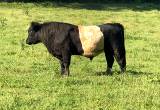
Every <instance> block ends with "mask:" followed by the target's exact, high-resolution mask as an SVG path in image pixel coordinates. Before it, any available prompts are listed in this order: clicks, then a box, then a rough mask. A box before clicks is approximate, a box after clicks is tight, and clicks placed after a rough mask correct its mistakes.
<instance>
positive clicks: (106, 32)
mask: <svg viewBox="0 0 160 110" xmlns="http://www.w3.org/2000/svg"><path fill="white" fill-rule="evenodd" d="M40 42H42V43H43V44H44V45H45V46H46V47H47V49H48V51H49V53H50V54H52V55H53V56H54V57H56V58H58V59H59V60H60V65H61V74H62V75H69V65H70V60H71V56H72V55H82V56H85V57H87V58H90V59H91V60H92V59H93V57H95V56H97V55H98V54H99V53H101V52H102V51H104V52H105V57H106V60H107V74H112V72H111V69H112V65H113V62H114V57H115V59H116V60H117V62H118V64H119V65H120V68H121V71H122V72H124V71H125V70H126V56H125V44H124V28H123V26H122V25H121V24H119V23H107V24H103V25H98V26H77V25H73V24H68V23H61V22H45V23H42V24H40V23H37V22H32V23H31V25H30V27H29V29H28V38H27V40H26V43H27V44H29V45H31V44H37V43H40Z"/></svg>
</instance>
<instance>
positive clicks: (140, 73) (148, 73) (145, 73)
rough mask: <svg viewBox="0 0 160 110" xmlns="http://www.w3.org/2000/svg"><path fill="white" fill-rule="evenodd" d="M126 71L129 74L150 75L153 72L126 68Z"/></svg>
mask: <svg viewBox="0 0 160 110" xmlns="http://www.w3.org/2000/svg"><path fill="white" fill-rule="evenodd" d="M127 73H129V74H131V75H151V74H153V73H151V72H142V71H134V70H128V71H127Z"/></svg>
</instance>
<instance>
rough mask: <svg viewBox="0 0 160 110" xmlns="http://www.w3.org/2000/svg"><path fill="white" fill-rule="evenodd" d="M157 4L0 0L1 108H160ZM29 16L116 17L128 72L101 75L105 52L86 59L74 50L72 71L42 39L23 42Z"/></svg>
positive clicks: (84, 20) (87, 21)
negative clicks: (63, 69) (63, 70)
mask: <svg viewBox="0 0 160 110" xmlns="http://www.w3.org/2000/svg"><path fill="white" fill-rule="evenodd" d="M158 7H159V6H158V5H153V4H143V5H129V4H124V5H114V4H111V5H109V4H108V5H101V4H97V5H96V4H92V6H90V5H86V4H60V5H57V4H52V5H47V4H23V3H19V4H16V3H11V4H9V3H8V4H7V3H0V110H45V109H46V110H71V109H73V110H77V109H78V110H159V109H160V37H159V36H160V25H159V24H160V10H159V8H158ZM31 21H39V22H44V21H60V22H68V23H73V24H77V25H96V24H102V23H106V22H120V23H122V24H123V25H124V27H125V43H126V51H127V72H126V73H125V74H123V75H121V74H119V67H118V65H117V63H116V62H115V64H114V66H113V71H114V75H113V76H105V75H103V72H104V71H105V70H106V61H105V57H104V53H102V54H101V55H99V56H97V57H96V58H94V59H93V61H92V62H91V61H90V60H89V59H87V58H84V57H80V56H74V57H72V62H71V66H70V70H71V76H70V77H68V78H62V77H61V76H60V73H59V62H58V60H57V59H56V58H53V57H52V56H51V55H50V54H49V53H48V52H47V50H46V48H45V47H44V46H43V45H42V44H38V45H34V46H28V45H26V44H25V39H26V38H27V29H28V27H29V24H30V22H31Z"/></svg>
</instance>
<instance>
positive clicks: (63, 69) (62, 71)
mask: <svg viewBox="0 0 160 110" xmlns="http://www.w3.org/2000/svg"><path fill="white" fill-rule="evenodd" d="M59 62H60V66H61V75H63V74H64V72H65V67H64V64H63V61H62V60H60V61H59Z"/></svg>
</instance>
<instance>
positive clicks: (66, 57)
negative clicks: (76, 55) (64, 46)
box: [62, 51, 71, 76]
mask: <svg viewBox="0 0 160 110" xmlns="http://www.w3.org/2000/svg"><path fill="white" fill-rule="evenodd" d="M62 57H63V65H62V67H64V72H63V74H62V75H64V76H69V73H70V72H69V66H70V60H71V54H69V51H66V52H65V51H64V52H63V55H62Z"/></svg>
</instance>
